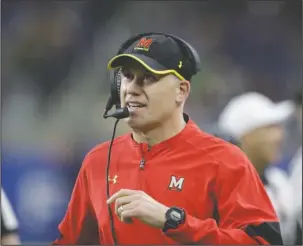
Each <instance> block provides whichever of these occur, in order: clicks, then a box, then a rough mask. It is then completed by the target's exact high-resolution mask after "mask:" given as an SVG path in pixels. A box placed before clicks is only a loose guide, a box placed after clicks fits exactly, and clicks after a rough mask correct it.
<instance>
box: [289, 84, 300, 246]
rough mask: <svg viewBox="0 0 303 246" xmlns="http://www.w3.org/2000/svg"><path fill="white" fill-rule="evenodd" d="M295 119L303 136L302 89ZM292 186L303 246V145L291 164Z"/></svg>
mask: <svg viewBox="0 0 303 246" xmlns="http://www.w3.org/2000/svg"><path fill="white" fill-rule="evenodd" d="M293 101H294V104H295V111H294V112H295V117H296V119H297V123H298V132H299V133H300V135H302V89H301V90H300V91H298V92H297V93H296V95H295V97H294V100H293ZM289 171H290V177H289V179H290V184H291V187H292V190H293V194H294V201H293V212H294V218H295V219H296V223H295V226H296V230H295V235H294V237H295V244H296V245H302V244H303V241H302V145H301V146H300V147H299V148H298V150H297V152H296V154H295V155H294V157H293V158H292V160H291V162H290V167H289Z"/></svg>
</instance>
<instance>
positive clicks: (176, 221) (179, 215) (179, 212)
mask: <svg viewBox="0 0 303 246" xmlns="http://www.w3.org/2000/svg"><path fill="white" fill-rule="evenodd" d="M165 218H166V221H165V223H164V227H163V232H166V231H167V230H169V229H177V228H178V226H179V225H181V224H183V223H184V222H185V211H184V210H183V209H182V208H178V207H171V208H169V209H168V210H167V212H166V213H165Z"/></svg>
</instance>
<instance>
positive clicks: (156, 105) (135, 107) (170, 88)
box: [120, 61, 189, 132]
mask: <svg viewBox="0 0 303 246" xmlns="http://www.w3.org/2000/svg"><path fill="white" fill-rule="evenodd" d="M188 91H189V82H187V81H180V80H179V79H178V78H176V77H175V76H174V75H171V74H169V75H156V74H153V73H151V72H149V71H147V70H146V69H145V68H144V67H143V66H141V65H140V64H139V63H137V62H134V61H131V62H129V63H128V64H127V65H125V66H123V68H122V80H121V96H120V99H121V106H122V107H125V106H126V107H128V109H129V112H130V116H129V117H128V118H126V119H125V121H126V123H127V124H128V125H129V126H130V127H131V128H133V129H137V130H139V131H143V132H146V131H150V130H151V129H153V128H155V127H157V126H159V125H161V124H162V123H163V122H165V121H167V120H168V119H169V118H171V117H172V116H173V115H174V114H176V113H177V112H180V110H182V107H181V106H182V103H184V101H185V99H186V97H187V95H188Z"/></svg>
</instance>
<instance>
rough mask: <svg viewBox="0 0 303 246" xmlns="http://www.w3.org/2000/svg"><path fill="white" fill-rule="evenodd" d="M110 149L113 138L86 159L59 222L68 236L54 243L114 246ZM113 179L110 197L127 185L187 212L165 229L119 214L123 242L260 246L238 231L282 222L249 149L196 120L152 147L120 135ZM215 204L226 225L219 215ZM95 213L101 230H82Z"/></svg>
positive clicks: (117, 226) (118, 227)
mask: <svg viewBox="0 0 303 246" xmlns="http://www.w3.org/2000/svg"><path fill="white" fill-rule="evenodd" d="M108 146H109V143H108V142H107V143H104V144H101V145H99V146H97V147H96V148H94V149H93V150H92V151H91V152H90V153H89V154H88V155H87V157H86V159H85V160H84V163H83V166H82V169H81V171H80V173H79V176H78V179H77V182H76V185H75V188H74V191H73V195H72V198H71V200H70V204H69V207H68V210H67V213H66V216H65V218H64V219H63V221H62V223H61V224H60V226H59V230H60V232H61V234H62V238H61V239H58V240H57V241H55V242H54V243H57V244H80V243H82V242H87V241H89V240H88V239H87V237H89V238H90V240H93V241H95V240H96V239H97V241H98V242H97V243H96V244H113V241H112V236H111V231H110V224H109V216H108V211H107V204H106V200H107V197H106V186H105V185H106V178H105V171H106V170H105V169H106V161H107V152H108ZM142 158H144V159H145V162H146V163H145V168H144V169H143V170H141V169H140V168H139V166H140V160H141V159H142ZM115 175H117V176H118V177H117V179H116V181H117V182H114V181H113V178H114V176H115ZM180 179H183V183H182V182H180ZM110 180H111V181H110V193H111V194H113V193H114V192H117V191H118V190H120V189H122V188H126V189H138V190H143V191H145V192H146V193H147V194H149V195H150V196H152V197H153V198H154V199H156V200H157V201H159V202H161V203H163V204H165V205H166V206H179V207H182V208H184V209H185V210H186V213H187V217H186V221H185V223H184V224H183V225H182V226H180V227H179V228H178V229H176V230H169V231H168V232H167V233H166V234H164V233H163V232H162V231H161V230H159V229H156V228H152V227H150V226H148V225H145V224H143V223H141V222H140V221H138V220H136V219H134V222H133V224H125V223H122V222H121V221H119V220H118V218H117V216H116V215H115V214H114V224H115V231H116V235H117V240H118V244H162V245H163V244H185V243H187V244H257V241H256V240H254V239H253V238H251V237H249V236H248V234H246V233H245V232H244V231H243V230H242V229H239V228H242V227H245V226H246V225H248V224H251V225H258V224H260V223H263V222H271V221H277V216H276V214H275V212H274V209H273V207H272V205H271V203H270V201H269V198H268V196H267V194H266V192H265V190H264V187H263V185H262V182H261V180H260V179H259V177H258V175H257V173H256V171H255V169H254V168H253V166H252V165H251V163H250V162H249V161H248V160H247V158H246V157H245V156H244V154H243V153H242V152H241V151H240V150H239V149H238V148H237V147H235V146H233V145H231V144H229V143H226V142H224V141H222V140H219V139H217V138H215V137H213V136H210V135H208V134H206V133H204V132H202V131H201V130H200V129H199V128H198V127H197V126H196V125H195V124H194V123H193V122H192V121H191V120H190V121H189V122H188V123H187V126H186V127H185V129H184V130H183V131H182V132H181V133H179V134H178V135H176V136H175V137H173V138H171V139H168V140H166V141H164V142H162V143H160V144H158V145H156V146H154V147H152V148H151V150H148V148H147V146H146V145H145V144H137V143H135V142H134V141H133V140H132V138H131V135H130V134H128V135H125V136H122V137H119V138H117V139H116V140H115V141H114V144H113V148H112V157H111V166H110ZM180 183H181V185H180ZM170 185H171V187H169V186H170ZM177 188H181V189H177ZM215 206H217V208H218V212H219V217H220V220H219V224H217V223H216V221H215V220H214V219H213V214H214V210H215ZM112 209H113V207H112ZM113 211H114V210H113ZM88 214H90V215H91V216H94V217H95V221H98V223H97V227H98V232H97V231H96V232H94V233H93V232H92V231H91V230H89V231H90V233H83V231H85V228H87V227H88V226H89V224H88V223H84V221H85V218H86V217H87V215H88ZM92 221H93V220H92ZM84 227H85V228H84ZM86 231H87V229H86ZM259 241H260V240H259ZM262 242H263V243H266V241H265V240H263V241H262Z"/></svg>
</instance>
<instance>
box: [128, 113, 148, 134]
mask: <svg viewBox="0 0 303 246" xmlns="http://www.w3.org/2000/svg"><path fill="white" fill-rule="evenodd" d="M124 122H125V123H126V124H127V125H128V126H129V127H130V128H131V129H134V130H137V131H143V130H144V129H145V128H146V125H147V124H146V123H145V122H143V121H142V119H139V118H138V117H133V116H130V117H127V118H125V119H124Z"/></svg>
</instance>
